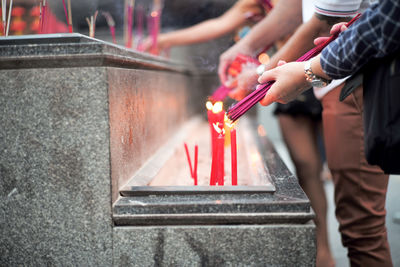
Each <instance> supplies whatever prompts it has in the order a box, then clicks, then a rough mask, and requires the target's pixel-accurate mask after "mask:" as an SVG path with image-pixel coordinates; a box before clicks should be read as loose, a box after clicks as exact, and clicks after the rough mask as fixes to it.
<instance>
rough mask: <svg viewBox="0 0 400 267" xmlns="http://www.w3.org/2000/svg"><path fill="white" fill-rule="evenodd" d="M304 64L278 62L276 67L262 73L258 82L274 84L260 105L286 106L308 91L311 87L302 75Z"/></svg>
mask: <svg viewBox="0 0 400 267" xmlns="http://www.w3.org/2000/svg"><path fill="white" fill-rule="evenodd" d="M304 64H305V63H304V62H291V63H286V62H284V61H279V63H278V67H276V68H274V69H271V70H268V71H266V72H264V73H263V74H262V75H261V76H260V78H259V79H258V82H259V83H261V84H263V83H266V82H269V81H275V83H274V84H273V85H272V87H271V88H270V89H269V90H268V92H267V94H266V95H265V97H264V99H263V100H261V101H260V104H261V105H263V106H268V105H270V104H272V103H273V102H279V103H283V104H286V103H288V102H290V101H292V100H294V99H295V98H296V97H297V96H298V95H300V94H301V93H303V92H304V91H305V90H307V89H310V88H311V85H310V83H309V82H307V81H306V78H305V74H304Z"/></svg>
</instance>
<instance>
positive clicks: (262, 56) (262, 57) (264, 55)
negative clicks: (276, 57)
mask: <svg viewBox="0 0 400 267" xmlns="http://www.w3.org/2000/svg"><path fill="white" fill-rule="evenodd" d="M258 61H260V63H261V64H264V65H265V64H267V63H268V62H269V56H268V54H267V53H261V54H260V55H259V56H258Z"/></svg>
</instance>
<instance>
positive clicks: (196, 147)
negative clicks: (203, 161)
mask: <svg viewBox="0 0 400 267" xmlns="http://www.w3.org/2000/svg"><path fill="white" fill-rule="evenodd" d="M198 159H199V146H198V145H195V147H194V170H193V178H194V185H197V162H198Z"/></svg>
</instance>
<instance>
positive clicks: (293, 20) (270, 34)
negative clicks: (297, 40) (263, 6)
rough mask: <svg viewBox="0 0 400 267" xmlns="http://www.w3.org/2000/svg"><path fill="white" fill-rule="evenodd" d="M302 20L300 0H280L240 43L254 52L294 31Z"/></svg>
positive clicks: (248, 50)
mask: <svg viewBox="0 0 400 267" xmlns="http://www.w3.org/2000/svg"><path fill="white" fill-rule="evenodd" d="M301 20H302V14H301V1H300V0H280V1H279V2H278V3H277V4H276V5H275V7H274V8H273V9H272V11H271V12H270V13H269V14H268V16H267V17H265V18H264V19H263V20H262V21H260V22H259V23H258V24H257V25H256V26H254V27H253V29H252V30H251V32H250V33H249V34H248V35H246V36H245V37H244V38H243V39H242V40H241V41H240V42H239V43H240V46H241V47H243V48H244V49H246V50H247V52H250V53H252V54H256V53H257V52H260V51H261V50H262V49H264V48H265V47H266V46H269V45H271V44H273V43H274V42H275V41H277V40H279V39H281V38H283V37H284V36H286V35H288V34H290V33H292V32H293V31H294V30H295V29H296V28H297V27H298V26H299V25H300V24H301Z"/></svg>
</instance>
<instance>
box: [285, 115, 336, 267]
mask: <svg viewBox="0 0 400 267" xmlns="http://www.w3.org/2000/svg"><path fill="white" fill-rule="evenodd" d="M278 118H279V123H280V126H281V131H282V135H283V138H284V141H285V143H286V145H287V147H288V150H289V153H290V156H291V158H292V161H293V163H294V165H295V167H296V173H297V176H298V179H299V183H300V185H301V187H302V188H303V190H304V192H305V193H306V194H307V196H308V197H309V199H310V202H311V206H312V207H313V209H314V211H315V215H316V218H315V224H316V226H317V266H333V265H334V261H333V258H332V255H331V252H330V249H329V243H328V231H327V223H326V211H327V204H326V196H325V191H324V187H323V183H322V180H321V179H320V174H321V168H322V167H321V165H322V164H321V160H320V155H319V151H318V146H317V133H318V128H319V125H318V124H319V123H316V122H314V121H312V120H311V119H309V118H308V117H305V116H296V117H293V116H290V115H279V116H278Z"/></svg>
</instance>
